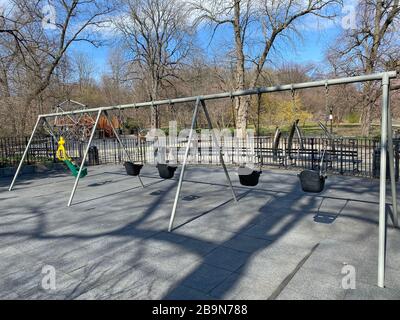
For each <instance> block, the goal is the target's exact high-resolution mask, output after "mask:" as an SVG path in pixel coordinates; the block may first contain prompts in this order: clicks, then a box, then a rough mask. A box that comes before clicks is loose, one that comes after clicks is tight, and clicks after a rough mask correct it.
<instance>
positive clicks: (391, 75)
mask: <svg viewBox="0 0 400 320" xmlns="http://www.w3.org/2000/svg"><path fill="white" fill-rule="evenodd" d="M396 77H397V72H396V71H392V72H383V73H377V74H370V75H362V76H356V77H349V78H339V79H329V80H325V81H314V82H307V83H298V84H289V85H278V86H274V87H266V88H258V89H249V90H240V91H236V92H226V93H218V94H210V95H204V96H197V97H186V98H177V99H172V100H170V99H168V100H161V101H151V102H144V103H134V104H126V105H118V106H109V107H100V108H92V109H89V108H85V109H84V110H74V111H69V112H63V113H62V115H67V116H72V115H80V114H89V113H97V116H96V120H95V123H94V125H93V127H92V132H91V134H90V137H89V140H88V143H87V146H86V150H85V152H84V155H83V159H82V161H81V163H80V166H79V170H78V166H77V165H74V167H73V169H72V170H73V171H72V170H71V171H72V172H73V173H74V175H75V174H76V177H75V183H74V186H73V188H72V191H71V195H70V198H69V201H68V206H70V205H71V204H72V200H73V198H74V195H75V191H76V189H77V186H78V183H79V180H80V178H81V177H82V175H85V168H84V163H85V160H86V158H87V156H88V152H89V148H90V145H91V143H92V140H93V137H94V132H95V130H96V128H97V126H98V123H99V119H100V117H101V116H102V115H103V114H104V115H105V117H106V118H107V119H108V122H109V123H110V124H111V127H112V130H113V132H114V135H115V136H116V138H117V140H118V142H119V144H120V145H121V147H122V148H123V149H124V150H125V153H126V155H127V157H128V159H129V162H128V163H125V168H126V170H127V173H128V174H132V175H133V176H137V177H138V179H139V181H140V183H141V185H142V187H144V184H143V182H142V180H141V178H140V174H139V173H140V169H141V168H142V166H143V164H139V165H137V164H134V162H133V161H132V160H131V158H130V155H129V152H128V151H127V149H126V147H125V145H124V144H123V142H122V140H121V138H120V137H119V135H118V133H117V132H116V130H115V128H114V126H113V125H112V121H111V120H110V118H109V116H108V111H110V110H118V109H119V110H124V109H130V108H150V107H153V106H155V105H156V106H161V105H169V106H170V105H171V104H172V103H173V104H179V103H193V102H194V110H193V115H192V122H191V127H190V131H189V136H188V142H187V145H186V148H185V153H184V158H183V162H182V164H181V170H180V175H179V180H178V185H177V190H176V195H175V199H174V204H173V207H172V212H171V216H170V222H169V227H168V231H172V230H173V224H174V220H175V215H176V210H177V206H178V202H179V200H180V193H181V189H182V184H183V181H184V175H185V170H186V167H187V162H188V156H189V151H190V148H191V142H192V140H193V135H194V131H195V126H196V121H197V118H198V114H199V111H200V109H202V110H203V112H204V114H205V116H206V119H207V123H208V127H209V129H210V131H211V133H212V135H213V140H214V143H215V144H216V145H217V148H218V150H219V159H220V162H221V165H222V167H223V170H224V173H225V176H226V179H227V182H228V184H229V188H230V190H231V193H232V197H233V199H234V200H235V202H237V201H238V199H237V197H236V194H235V191H234V189H233V185H232V182H231V179H230V177H229V174H228V171H227V168H226V165H225V162H224V157H223V153H222V150H221V148H220V146H219V142H218V140H217V137H216V135H215V133H214V131H213V125H212V122H211V118H210V115H209V113H208V109H207V106H206V101H211V100H216V99H227V98H231V99H233V98H238V97H242V96H252V95H258V97H259V98H260V97H261V95H262V94H268V93H272V92H284V91H291V92H292V93H293V91H294V90H302V89H307V88H318V87H325V88H327V87H328V86H336V85H343V84H353V83H362V82H370V81H381V83H382V119H381V145H380V148H381V154H380V156H381V160H380V166H381V167H380V196H379V249H378V286H379V287H382V288H383V287H384V281H385V255H386V228H387V221H386V171H387V166H386V164H387V157H388V156H389V171H390V178H391V179H390V180H391V193H392V206H393V224H394V225H395V226H396V227H397V226H398V214H397V195H396V182H395V170H394V150H393V132H392V116H391V111H390V82H391V79H395V78H396ZM259 106H260V102H259ZM258 110H259V109H258ZM59 115H60V114H59V113H49V114H43V115H39V116H38V118H37V121H36V124H35V126H34V129H33V131H32V134H31V137H30V139H29V141H28V144H27V146H26V148H25V151H24V153H23V155H22V158H21V161H20V163H19V165H18V168H17V171H16V173H15V175H14V178H13V180H12V182H11V185H10V187H9V190H10V191H11V190H12V189H13V187H14V184H15V181H16V179H17V177H18V175H19V172H20V170H21V167H22V165H23V163H24V161H25V158H26V155H27V152H28V150H29V147H30V145H31V143H32V139H33V137H34V135H35V133H36V132H37V129H38V127H39V126H40V125H42V124H45V125H47V124H48V123H47V119H48V118H54V117H57V116H59ZM259 129H260V128H259V124H258V132H259ZM50 130H51V128H50ZM324 156H325V152H324ZM324 156H323V158H324ZM60 158H61V159H64V160H63V161H70V160H69V159H68V155H67V154H66V153H65V151H64V152H63V151H62V149H61V151H60ZM322 162H323V160H322ZM67 165H68V162H67ZM157 167H158V170H159V172H160V175H161V176H163V175H164V174H165V175H164V177H169V178H172V177H173V173H174V172H175V170H176V168H174V169H172V170H170V168H169V167H170V166H169V165H168V163H167V164H163V165H162V166H161V165H160V164H159V165H158V166H157ZM321 168H322V165H320V170H319V171H304V172H302V173H300V175H299V177H300V181H301V185H302V188H303V190H305V191H307V192H320V191H322V190H323V188H324V186H325V177H323V173H322V171H321ZM164 170H165V172H164ZM161 173H162V174H161ZM260 175H261V171H260V170H256V169H251V168H248V167H246V166H245V167H242V168H240V169H239V178H240V181H241V183H242V184H243V185H247V186H255V185H257V184H258V182H259V178H260Z"/></svg>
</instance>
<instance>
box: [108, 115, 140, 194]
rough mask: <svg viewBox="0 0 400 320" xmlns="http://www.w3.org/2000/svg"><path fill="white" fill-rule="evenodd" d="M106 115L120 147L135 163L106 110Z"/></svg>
mask: <svg viewBox="0 0 400 320" xmlns="http://www.w3.org/2000/svg"><path fill="white" fill-rule="evenodd" d="M104 115H105V116H106V119H107V121H108V123H109V124H110V126H111V128H112V131H113V132H114V135H115V137H116V138H117V140H118V143H119V145H120V146H121V147H122V149H124V151H125V154H126V156H127V157H128V159H129V161H130V162H132V163H133V161H132V159H131V156H130V154H129V152H128V149H127V148H126V146H125V144H124V143H123V142H122V140H121V138H120V136H119V134H118V133H117V130H115V128H114V126H113V124H112V121H111V119H110V117H109V115H108V112H107V111H106V110H105V111H104ZM137 177H138V179H139V181H140V184H141V185H142V188H144V187H145V186H144V184H143V181H142V179H141V178H140V175H138V176H137Z"/></svg>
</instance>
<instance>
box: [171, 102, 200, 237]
mask: <svg viewBox="0 0 400 320" xmlns="http://www.w3.org/2000/svg"><path fill="white" fill-rule="evenodd" d="M199 105H200V97H198V98H197V100H196V104H195V106H194V112H193V117H192V126H191V127H190V132H189V139H188V144H187V146H186V150H185V155H184V157H183V163H182V169H181V174H180V176H179V182H178V188H177V190H176V195H175V200H174V206H173V207H172V212H171V218H170V220H169V227H168V232H171V231H172V228H173V225H174V219H175V214H176V208H177V206H178V201H179V196H180V194H181V188H182V182H183V177H184V174H185V167H186V162H187V158H188V156H189V151H190V144H191V142H192V138H193V132H194V129H195V125H196V120H197V115H198V114H199Z"/></svg>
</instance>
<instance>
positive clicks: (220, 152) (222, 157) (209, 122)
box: [201, 101, 238, 202]
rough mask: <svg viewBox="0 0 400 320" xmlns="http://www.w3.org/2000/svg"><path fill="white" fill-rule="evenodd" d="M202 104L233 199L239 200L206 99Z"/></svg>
mask: <svg viewBox="0 0 400 320" xmlns="http://www.w3.org/2000/svg"><path fill="white" fill-rule="evenodd" d="M201 105H202V107H203V110H204V113H205V115H206V119H207V122H208V127H209V128H210V130H211V134H212V137H213V139H214V141H215V144H216V146H217V148H218V150H219V159H220V161H221V164H222V167H223V168H224V172H225V176H226V179H227V180H228V183H229V188H230V189H231V191H232V196H233V199H235V201H236V202H237V201H238V200H237V197H236V194H235V190H234V189H233V185H232V181H231V178H230V177H229V173H228V170H227V169H226V166H225V161H224V156H223V155H222V151H221V147H220V145H219V143H218V139H217V136H216V135H215V132H214V129H213V125H212V122H211V117H210V115H209V113H208V110H207V106H206V103H205V102H204V101H201Z"/></svg>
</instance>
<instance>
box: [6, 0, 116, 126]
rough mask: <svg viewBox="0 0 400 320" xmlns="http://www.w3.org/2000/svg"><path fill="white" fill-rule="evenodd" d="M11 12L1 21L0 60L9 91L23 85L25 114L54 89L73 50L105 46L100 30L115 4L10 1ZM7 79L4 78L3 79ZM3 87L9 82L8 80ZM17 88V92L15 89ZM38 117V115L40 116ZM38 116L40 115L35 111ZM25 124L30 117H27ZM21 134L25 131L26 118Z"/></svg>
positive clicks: (85, 0) (64, 0)
mask: <svg viewBox="0 0 400 320" xmlns="http://www.w3.org/2000/svg"><path fill="white" fill-rule="evenodd" d="M10 2H11V3H12V5H11V6H10V7H11V8H12V9H11V10H10V11H9V12H8V14H7V15H5V14H3V15H2V16H1V29H0V30H1V33H2V34H3V35H5V36H4V37H2V38H0V59H1V60H2V61H3V62H5V63H7V61H11V64H12V66H14V68H15V69H14V71H16V72H17V74H14V71H13V68H12V67H11V68H9V69H8V70H7V73H8V75H7V76H8V79H10V77H12V78H14V80H15V81H14V83H13V82H12V81H8V82H7V83H8V85H9V86H10V88H9V89H10V91H12V90H14V89H15V86H16V85H19V86H21V83H24V86H23V87H24V89H25V90H20V92H19V96H20V97H21V96H22V97H23V102H22V103H21V102H20V104H22V105H23V106H24V108H25V112H29V111H30V110H29V109H30V108H32V102H34V101H35V100H37V99H40V96H41V95H42V94H43V93H44V91H45V90H46V89H47V88H48V87H49V86H50V85H51V83H52V80H53V78H54V76H55V73H56V71H57V68H58V67H59V66H60V64H61V63H62V61H63V59H64V58H65V57H66V54H67V51H68V50H69V48H70V47H71V46H72V45H73V44H74V43H77V42H89V43H91V44H93V45H96V46H98V45H100V42H99V39H98V37H97V36H96V32H95V31H96V30H95V29H96V28H99V27H101V25H102V24H103V23H104V22H106V21H107V20H108V19H109V14H110V13H111V12H112V11H113V7H112V2H110V1H102V0H101V1H97V0H96V1H95V0H69V1H67V0H54V1H52V2H50V5H49V2H48V1H45V0H10ZM3 79H4V75H3ZM3 84H4V80H3ZM13 86H14V87H13ZM36 112H37V111H36ZM32 113H35V111H32ZM25 118H26V117H25ZM21 121H22V123H21V128H20V130H19V131H20V132H19V133H23V132H24V131H25V123H24V119H23V118H22V117H21Z"/></svg>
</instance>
